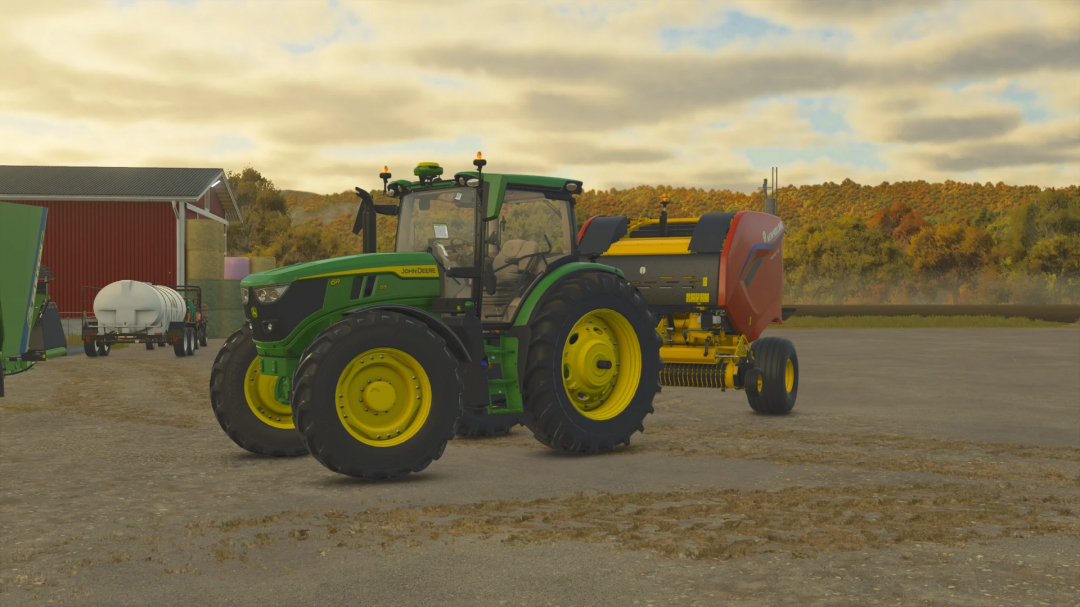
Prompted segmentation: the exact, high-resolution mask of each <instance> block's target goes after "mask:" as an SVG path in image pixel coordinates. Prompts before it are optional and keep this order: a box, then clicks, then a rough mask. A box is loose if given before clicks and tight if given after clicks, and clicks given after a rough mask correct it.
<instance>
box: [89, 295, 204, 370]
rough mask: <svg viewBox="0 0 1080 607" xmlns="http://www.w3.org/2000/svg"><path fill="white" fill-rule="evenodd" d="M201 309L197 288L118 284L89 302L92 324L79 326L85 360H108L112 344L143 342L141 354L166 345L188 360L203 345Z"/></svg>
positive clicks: (202, 316) (200, 299)
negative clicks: (81, 327) (80, 327)
mask: <svg viewBox="0 0 1080 607" xmlns="http://www.w3.org/2000/svg"><path fill="white" fill-rule="evenodd" d="M189 299H190V300H191V301H190V303H189V301H188V300H189ZM190 304H193V305H190ZM192 310H194V311H195V312H196V313H195V314H194V315H192V314H191V311H192ZM201 310H202V290H201V289H199V288H198V287H165V286H161V285H154V284H150V283H148V282H140V281H137V280H118V281H116V282H114V283H111V284H109V285H108V286H106V287H104V288H103V289H101V290H100V291H98V294H97V296H96V297H94V316H95V317H96V320H84V321H83V342H84V343H83V345H84V347H85V351H86V355H87V356H91V357H94V356H108V355H109V351H110V348H111V346H112V345H113V344H117V343H145V344H146V349H147V350H153V349H154V344H157V345H158V346H160V347H164V346H165V345H166V344H172V346H173V350H174V351H175V353H176V355H177V356H191V355H192V354H194V353H195V350H196V349H198V348H199V346H200V345H204V346H205V345H206V324H207V319H206V318H205V316H204V315H202V313H201ZM193 316H194V317H193Z"/></svg>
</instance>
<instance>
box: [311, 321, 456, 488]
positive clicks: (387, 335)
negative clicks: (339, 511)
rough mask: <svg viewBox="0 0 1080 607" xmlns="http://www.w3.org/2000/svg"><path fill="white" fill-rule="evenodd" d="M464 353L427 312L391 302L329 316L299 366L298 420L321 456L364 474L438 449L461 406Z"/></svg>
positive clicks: (409, 463) (418, 465)
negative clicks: (419, 314) (408, 312)
mask: <svg viewBox="0 0 1080 607" xmlns="http://www.w3.org/2000/svg"><path fill="white" fill-rule="evenodd" d="M458 366H459V362H458V359H457V358H456V357H455V356H454V355H453V354H452V353H451V352H450V350H449V349H448V348H447V346H446V341H444V340H443V338H442V337H440V336H439V335H437V334H436V333H435V332H434V331H432V330H431V328H430V327H428V326H427V325H425V324H424V323H423V322H421V321H419V320H416V319H414V318H411V317H409V316H405V315H404V314H398V313H396V312H389V311H384V310H374V311H371V312H365V313H361V314H355V315H352V316H349V317H347V318H345V319H344V320H342V321H340V322H338V323H336V324H333V325H331V326H330V327H329V328H327V329H326V330H325V331H323V332H322V334H320V335H319V336H318V337H317V338H315V340H314V341H312V342H311V344H310V345H309V346H308V347H307V349H306V350H305V351H304V355H303V356H302V357H301V363H300V366H299V367H297V369H296V373H295V375H294V376H293V377H294V380H293V382H294V383H293V394H292V405H293V420H294V421H295V423H296V427H297V428H298V429H299V430H300V435H301V436H302V437H303V440H304V442H305V444H306V445H307V446H308V448H309V449H310V450H311V454H312V455H313V456H314V457H315V459H317V460H319V462H320V463H322V464H323V465H324V466H326V467H327V468H329V469H330V470H333V471H334V472H340V473H341V474H347V475H349V476H356V477H361V478H367V479H380V480H381V479H393V478H400V477H402V476H405V475H407V474H408V473H410V472H420V471H421V470H423V469H424V468H427V467H428V465H430V464H431V462H432V461H433V460H437V459H439V458H440V457H441V456H442V454H443V450H444V449H445V448H446V443H447V441H449V440H450V439H452V438H453V437H454V433H455V432H456V430H457V423H458V418H459V417H460V416H461V413H462V394H463V392H464V384H463V382H462V379H461V373H460V371H459V369H458Z"/></svg>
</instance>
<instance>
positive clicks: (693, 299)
mask: <svg viewBox="0 0 1080 607" xmlns="http://www.w3.org/2000/svg"><path fill="white" fill-rule="evenodd" d="M686 303H709V294H708V293H687V294H686Z"/></svg>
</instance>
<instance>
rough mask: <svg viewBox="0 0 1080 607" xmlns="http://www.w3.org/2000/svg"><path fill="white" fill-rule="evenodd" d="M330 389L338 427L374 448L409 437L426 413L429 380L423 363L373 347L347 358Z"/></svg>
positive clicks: (418, 427) (428, 405)
mask: <svg viewBox="0 0 1080 607" xmlns="http://www.w3.org/2000/svg"><path fill="white" fill-rule="evenodd" d="M334 389H335V393H334V408H335V409H336V410H337V414H338V419H339V420H340V421H341V425H343V426H345V429H346V430H348V431H349V434H352V435H353V437H354V438H356V440H358V441H360V442H362V443H364V444H367V445H373V446H375V447H393V446H394V445H400V444H401V443H404V442H405V441H407V440H409V439H410V438H412V437H413V435H415V434H416V433H417V432H418V431H419V430H420V428H422V427H423V426H424V423H425V422H426V421H427V418H428V414H429V413H430V412H431V382H430V381H429V380H428V375H427V373H426V372H425V371H424V367H423V366H421V365H420V363H419V362H417V360H416V359H415V358H413V357H412V356H410V355H408V354H406V353H405V352H402V351H401V350H397V349H394V348H374V349H372V350H368V351H367V352H364V353H363V354H361V355H360V356H357V357H356V358H354V359H352V362H350V363H349V364H348V365H346V366H345V370H344V371H342V372H341V376H340V377H339V378H338V382H337V386H336V387H335V388H334Z"/></svg>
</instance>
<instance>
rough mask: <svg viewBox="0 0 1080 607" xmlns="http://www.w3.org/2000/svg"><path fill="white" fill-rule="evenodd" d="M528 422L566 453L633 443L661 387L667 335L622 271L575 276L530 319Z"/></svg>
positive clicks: (536, 433) (526, 383)
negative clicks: (661, 332) (662, 352)
mask: <svg viewBox="0 0 1080 607" xmlns="http://www.w3.org/2000/svg"><path fill="white" fill-rule="evenodd" d="M529 328H530V335H531V337H530V340H531V341H530V344H529V349H528V355H527V358H526V360H527V363H526V368H525V373H524V377H525V380H524V382H523V385H522V392H523V394H524V399H525V400H524V408H525V412H524V422H525V425H526V426H527V427H528V428H529V429H530V430H532V432H533V435H534V436H536V439H537V440H539V441H540V442H541V443H543V444H545V445H547V446H549V447H551V448H553V449H556V450H558V451H569V452H582V453H595V452H597V451H601V450H604V451H611V450H613V449H614V448H615V447H616V446H617V445H619V444H626V445H629V444H630V435H632V434H633V433H635V432H638V431H641V430H644V426H643V425H642V421H643V420H644V419H645V416H646V415H648V414H649V413H652V411H653V406H652V401H653V397H654V396H655V395H656V393H657V392H659V391H660V367H661V365H662V364H663V363H662V362H661V360H660V346H661V339H660V335H659V334H658V333H657V332H656V320H655V318H654V317H653V315H652V314H651V313H650V312H649V309H648V306H647V305H646V303H645V298H644V297H642V296H641V294H640V293H639V292H638V290H637V289H635V288H634V285H632V284H630V282H629V281H627V280H625V279H623V278H620V277H618V276H616V275H614V274H606V273H599V272H596V273H593V272H589V273H584V274H576V275H572V276H570V277H568V278H566V279H564V280H563V281H562V282H561V283H558V284H556V285H554V286H552V287H551V291H550V293H549V294H547V295H546V298H545V300H544V302H543V303H542V304H541V306H540V308H539V309H537V311H536V312H535V313H534V315H533V318H532V319H531V320H530V322H529Z"/></svg>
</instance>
